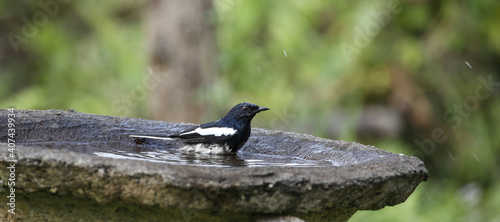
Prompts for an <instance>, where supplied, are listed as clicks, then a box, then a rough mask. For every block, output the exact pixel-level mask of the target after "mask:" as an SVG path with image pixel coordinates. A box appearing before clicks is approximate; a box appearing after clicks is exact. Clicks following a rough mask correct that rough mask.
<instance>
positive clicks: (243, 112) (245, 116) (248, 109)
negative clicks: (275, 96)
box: [226, 103, 269, 121]
mask: <svg viewBox="0 0 500 222" xmlns="http://www.w3.org/2000/svg"><path fill="white" fill-rule="evenodd" d="M266 110H269V108H267V107H263V106H257V105H255V104H252V103H240V104H238V105H236V106H234V107H233V108H232V109H231V110H230V111H229V112H228V113H227V115H226V117H228V118H235V119H238V120H246V121H251V120H252V118H253V117H254V116H255V115H256V114H257V113H259V112H262V111H266Z"/></svg>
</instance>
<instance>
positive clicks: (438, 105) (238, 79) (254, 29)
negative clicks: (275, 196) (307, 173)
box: [0, 0, 500, 221]
mask: <svg viewBox="0 0 500 222" xmlns="http://www.w3.org/2000/svg"><path fill="white" fill-rule="evenodd" d="M41 2H51V1H41ZM356 3H357V4H349V3H348V2H341V1H320V0H310V1H301V0H290V1H287V2H286V4H284V2H279V1H264V0H254V1H249V0H246V1H245V0H217V1H215V4H214V9H215V10H214V12H215V13H214V15H216V16H214V19H215V20H214V21H216V22H217V27H218V30H217V45H218V69H219V71H218V74H217V76H216V78H215V81H214V82H213V85H212V86H211V87H210V91H209V92H208V93H205V94H203V93H200V98H199V101H203V102H204V103H209V104H212V107H211V108H210V110H209V112H207V114H206V116H205V119H206V120H207V121H208V120H213V119H215V118H218V117H220V116H221V115H224V113H225V112H226V111H227V110H228V109H229V108H230V107H232V106H233V105H234V104H236V103H238V102H241V101H247V102H254V103H256V104H260V105H265V106H268V107H270V108H271V109H272V110H271V111H270V112H268V113H263V114H261V115H259V117H258V118H256V119H255V124H254V125H255V126H259V127H264V128H270V129H281V130H286V131H296V132H303V133H309V134H314V135H316V136H321V137H327V138H331V139H343V140H350V141H358V142H361V143H366V144H371V145H375V146H378V147H380V148H382V149H386V150H389V151H392V152H397V153H404V154H407V155H417V156H419V157H420V158H422V159H423V160H424V161H425V162H426V165H427V167H428V169H429V171H430V174H431V175H430V178H429V181H428V182H425V183H423V184H422V185H421V186H419V187H418V188H417V190H416V191H415V193H414V194H413V195H412V196H410V198H409V199H408V200H407V201H406V202H405V203H404V204H401V205H398V206H395V207H387V208H385V209H382V210H381V211H378V212H359V213H357V214H356V215H355V216H354V217H353V219H352V221H366V220H370V221H402V220H405V221H407V220H412V221H456V220H460V221H492V220H500V214H499V213H497V212H498V209H499V208H500V199H499V197H500V183H499V181H500V175H499V174H498V171H499V170H500V162H499V159H500V137H498V136H497V134H498V132H500V115H498V114H499V113H500V100H499V92H498V90H499V89H500V86H496V87H494V86H493V87H492V88H491V89H492V91H491V92H490V91H486V90H487V88H485V84H484V81H487V80H489V79H492V81H496V82H500V76H499V75H500V65H499V62H498V61H500V26H499V25H498V21H500V13H498V12H500V2H498V1H494V0H480V1H432V2H431V1H378V2H372V1H360V2H356ZM146 5H147V2H146V1H120V2H119V3H112V2H101V1H95V0H94V1H71V2H69V3H64V4H57V10H55V8H54V7H55V6H53V5H52V9H51V10H52V12H54V15H53V16H50V15H48V16H46V21H45V20H43V18H42V17H36V16H37V15H38V16H39V15H40V14H37V13H39V12H45V13H48V12H47V11H46V10H45V8H44V7H42V6H40V3H39V2H37V1H26V0H24V1H4V2H2V3H0V20H1V22H2V26H1V27H0V34H1V36H2V39H1V41H0V106H1V107H3V108H7V107H12V106H14V107H16V108H18V109H69V108H74V109H75V110H77V111H81V112H89V113H97V114H106V115H125V116H134V117H143V118H147V117H148V115H147V114H148V109H147V103H146V96H147V95H146V90H145V87H144V84H145V82H147V81H148V69H149V68H148V56H149V55H148V51H147V46H148V45H147V42H146V32H147V29H146V28H145V27H146V24H145V23H146V22H145V19H144V17H145V15H146V14H147V7H146ZM23 18H24V19H23ZM26 21H28V23H30V22H31V23H32V25H31V26H34V27H35V29H36V30H35V31H34V32H35V34H33V36H31V37H27V35H26V34H25V33H24V32H26V30H28V34H29V27H28V26H30V25H29V24H28V23H27V22H26ZM44 21H45V22H44ZM36 24H38V25H36ZM11 33H14V34H16V35H19V36H21V37H22V36H24V37H23V38H25V40H26V42H25V43H22V44H20V45H19V48H18V50H15V48H16V47H13V45H12V44H11V40H9V34H11ZM23 33H24V34H23ZM360 33H362V34H360ZM363 36H364V37H363ZM346 47H347V49H348V50H347V52H346ZM467 63H468V64H469V65H470V66H471V67H469V65H468V64H467ZM483 80H484V81H483ZM478 87H483V88H481V90H479V93H480V94H479V95H478V90H477V88H478ZM488 92H490V93H489V94H488ZM486 94H487V95H486ZM480 95H486V96H484V97H482V96H480ZM479 97H482V98H481V99H479ZM117 104H126V107H127V108H128V109H126V110H118V109H117V106H118V105H117ZM370 105H379V106H383V107H387V108H389V109H391V110H395V111H396V113H397V114H396V115H399V116H400V119H401V122H402V123H401V124H402V128H401V129H400V130H398V131H397V132H396V136H392V137H391V136H389V137H370V136H366V135H362V134H360V133H359V129H358V126H359V125H360V123H359V119H360V116H361V115H362V113H363V112H364V110H366V109H365V108H366V107H368V106H370ZM457 107H458V108H457ZM339 111H340V112H339ZM338 113H341V114H340V115H338ZM179 121H182V120H179ZM339 121H341V124H340V123H339ZM338 126H340V127H339V128H340V132H337V131H334V130H332V128H335V127H338ZM436 129H438V130H437V131H436ZM440 130H442V131H440ZM439 132H444V134H443V133H441V134H439ZM436 133H437V134H436ZM419 144H420V145H419ZM471 187H472V188H471Z"/></svg>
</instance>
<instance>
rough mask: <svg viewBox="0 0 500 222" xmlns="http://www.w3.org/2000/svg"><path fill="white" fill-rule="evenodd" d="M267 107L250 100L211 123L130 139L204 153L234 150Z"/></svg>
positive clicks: (244, 139)
mask: <svg viewBox="0 0 500 222" xmlns="http://www.w3.org/2000/svg"><path fill="white" fill-rule="evenodd" d="M266 110H269V108H267V107H263V106H257V105H255V104H252V103H240V104H238V105H236V106H234V107H233V108H232V109H231V110H230V111H229V112H228V113H227V115H226V116H224V117H223V118H222V119H219V120H217V121H215V122H210V123H205V124H201V125H199V126H197V127H194V128H192V129H189V130H186V131H184V132H182V133H179V134H174V135H170V136H167V137H156V136H140V135H130V137H133V138H147V139H158V140H166V141H178V142H181V143H184V144H186V146H184V147H183V148H181V150H183V151H188V152H201V153H207V154H226V153H236V152H237V151H238V150H239V149H240V148H241V147H242V146H243V145H244V144H245V143H246V142H247V140H248V137H250V130H251V128H250V122H251V121H252V118H253V117H254V116H255V115H256V114H257V113H259V112H262V111H266Z"/></svg>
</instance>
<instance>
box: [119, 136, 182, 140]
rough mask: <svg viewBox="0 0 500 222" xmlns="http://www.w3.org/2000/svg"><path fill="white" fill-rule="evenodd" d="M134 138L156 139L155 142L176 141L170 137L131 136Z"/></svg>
mask: <svg viewBox="0 0 500 222" xmlns="http://www.w3.org/2000/svg"><path fill="white" fill-rule="evenodd" d="M129 137H132V138H145V139H154V140H165V141H174V140H175V139H174V138H170V137H158V136H142V135H129Z"/></svg>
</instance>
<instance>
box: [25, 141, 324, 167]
mask: <svg viewBox="0 0 500 222" xmlns="http://www.w3.org/2000/svg"><path fill="white" fill-rule="evenodd" d="M23 145H27V146H31V147H44V148H49V149H56V150H68V151H73V152H77V153H85V154H90V155H97V156H100V157H105V158H113V159H130V160H140V161H150V162H158V163H169V164H179V165H195V166H211V167H265V166H290V167H322V166H323V167H325V166H330V167H331V166H332V164H331V163H327V162H319V161H313V160H305V159H301V158H296V157H283V156H276V155H265V154H254V153H248V152H244V151H243V150H242V151H239V152H238V154H237V155H206V154H199V153H184V152H181V151H179V150H178V149H177V147H175V146H170V147H167V146H158V145H136V144H133V143H128V142H36V143H23Z"/></svg>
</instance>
